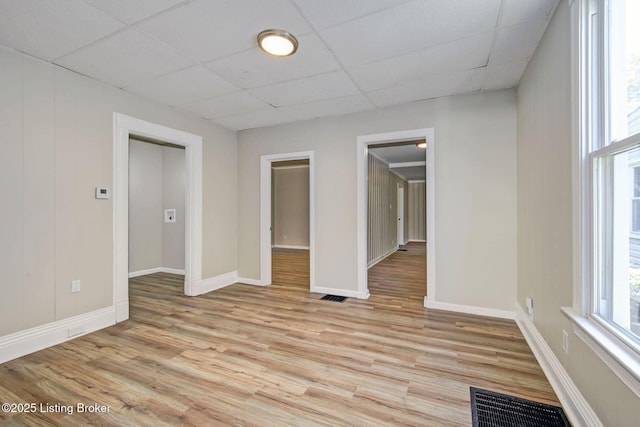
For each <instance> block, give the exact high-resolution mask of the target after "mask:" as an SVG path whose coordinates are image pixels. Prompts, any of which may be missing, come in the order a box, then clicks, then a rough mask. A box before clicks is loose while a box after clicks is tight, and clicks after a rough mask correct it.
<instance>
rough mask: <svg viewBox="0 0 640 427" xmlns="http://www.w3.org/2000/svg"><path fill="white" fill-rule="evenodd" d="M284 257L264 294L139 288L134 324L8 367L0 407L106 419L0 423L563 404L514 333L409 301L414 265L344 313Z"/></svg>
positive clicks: (292, 419) (314, 418)
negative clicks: (473, 392)
mask: <svg viewBox="0 0 640 427" xmlns="http://www.w3.org/2000/svg"><path fill="white" fill-rule="evenodd" d="M412 249H414V250H415V251H418V250H419V248H412ZM408 252H409V251H408ZM280 255H283V256H282V257H279V258H274V261H275V260H276V259H278V261H277V263H278V264H280V263H282V264H283V265H279V266H274V278H276V277H277V276H276V274H275V271H276V270H277V269H279V268H280V269H281V270H280V271H282V272H283V275H284V276H283V278H281V279H280V278H279V279H278V283H275V282H274V285H272V286H270V287H264V288H263V287H253V286H248V285H242V284H235V285H231V286H229V287H226V288H224V289H220V290H218V291H215V292H212V293H209V294H206V295H203V296H200V297H195V298H190V297H185V296H183V295H182V280H183V278H182V277H181V276H176V275H170V274H155V275H150V276H145V277H139V278H136V279H131V282H130V293H131V319H130V320H128V321H126V322H123V323H121V324H118V325H116V326H113V327H110V328H107V329H104V330H101V331H98V332H96V333H92V334H89V335H86V336H84V337H80V338H77V339H75V340H72V341H69V342H67V343H64V344H61V345H58V346H55V347H52V348H49V349H46V350H43V351H40V352H37V353H34V354H31V355H29V356H25V357H22V358H20V359H16V360H13V361H10V362H7V363H5V364H2V365H0V402H3V403H4V402H14V403H19V402H22V403H32V402H33V403H36V404H40V403H45V404H49V405H55V404H60V405H72V406H75V405H76V404H77V403H84V404H94V403H95V404H99V405H108V406H109V412H108V413H103V414H96V413H77V412H76V411H75V410H74V413H72V414H67V413H66V412H60V411H58V412H48V413H41V412H36V413H34V414H8V413H1V412H0V423H1V424H7V425H64V426H73V425H87V424H93V425H143V426H145V425H148V426H163V425H197V426H204V425H214V426H216V425H220V426H226V425H239V426H289V425H293V426H326V425H330V426H399V425H412V426H470V425H471V413H470V408H469V386H471V385H473V386H478V387H483V388H488V389H491V390H495V391H498V392H502V393H509V394H514V395H518V396H521V397H525V398H529V399H534V400H538V401H541V402H545V403H551V404H558V402H557V399H556V397H555V395H554V393H553V391H552V390H551V387H550V386H549V383H548V382H547V380H546V379H545V377H544V375H543V373H542V371H541V369H540V367H539V366H538V364H537V363H536V361H535V359H534V357H533V355H532V354H531V352H530V350H529V348H528V347H527V345H526V343H525V341H524V339H523V337H522V335H521V334H520V332H519V331H518V328H517V327H516V325H515V323H514V322H511V321H504V320H498V319H488V318H481V317H476V316H471V315H457V314H451V313H446V312H439V311H427V310H425V308H424V307H423V306H422V297H423V296H424V294H423V293H424V287H422V291H418V290H416V292H415V295H414V292H413V291H412V290H411V289H413V288H414V287H417V286H418V285H412V283H413V282H414V281H415V282H421V281H422V284H423V283H424V280H423V279H422V278H415V277H414V278H410V277H409V278H407V280H405V279H404V278H403V275H404V274H405V273H406V271H408V270H414V269H407V268H404V267H401V266H400V265H399V264H401V263H402V262H403V261H406V259H408V258H410V257H411V253H398V254H397V256H396V255H394V256H392V257H389V258H388V259H387V260H385V261H383V262H381V263H380V264H378V265H377V266H375V267H374V269H375V270H374V269H372V270H373V271H371V279H370V287H371V293H372V296H371V298H370V299H369V300H357V299H352V298H350V299H348V300H347V301H346V302H344V303H336V302H327V301H321V300H319V298H320V296H321V295H316V294H310V293H309V291H308V282H307V287H306V288H305V286H296V279H291V277H289V276H288V274H287V273H285V271H286V270H287V269H288V268H289V267H288V265H289V264H288V261H287V259H288V258H289V257H288V256H287V253H286V252H283V253H281V254H280ZM288 255H292V256H293V258H295V255H300V254H291V253H289V254H288ZM294 262H295V261H294ZM307 265H308V263H307ZM289 274H290V275H295V274H298V273H297V271H291V272H290V273H289ZM420 274H424V273H420ZM302 276H304V274H303V275H302ZM287 277H289V279H288V280H285V279H287ZM287 281H288V283H287ZM307 281H308V279H307ZM405 283H408V285H407V289H408V290H406V292H405V291H403V290H402V286H403V284H405ZM419 292H422V294H421V295H418V293H419ZM403 295H404V296H403ZM74 409H75V408H74Z"/></svg>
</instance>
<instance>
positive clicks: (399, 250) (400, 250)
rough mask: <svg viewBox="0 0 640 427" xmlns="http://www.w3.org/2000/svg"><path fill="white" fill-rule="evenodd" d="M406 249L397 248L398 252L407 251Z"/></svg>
mask: <svg viewBox="0 0 640 427" xmlns="http://www.w3.org/2000/svg"><path fill="white" fill-rule="evenodd" d="M407 251H408V249H398V252H407Z"/></svg>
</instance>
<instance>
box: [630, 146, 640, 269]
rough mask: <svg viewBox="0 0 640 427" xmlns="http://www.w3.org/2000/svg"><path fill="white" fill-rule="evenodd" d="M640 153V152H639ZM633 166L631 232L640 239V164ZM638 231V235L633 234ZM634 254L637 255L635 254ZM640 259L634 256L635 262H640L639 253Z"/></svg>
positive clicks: (633, 236)
mask: <svg viewBox="0 0 640 427" xmlns="http://www.w3.org/2000/svg"><path fill="white" fill-rule="evenodd" d="M639 154H640V153H639ZM632 168H633V174H632V178H633V182H632V183H631V185H632V190H631V193H632V195H631V232H632V238H638V239H640V166H635V165H634V166H632ZM634 233H637V234H636V235H633V234H634ZM634 256H636V255H635V254H634ZM637 256H638V259H637V261H636V258H634V262H636V263H638V264H640V254H638V255H637Z"/></svg>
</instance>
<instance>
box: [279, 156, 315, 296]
mask: <svg viewBox="0 0 640 427" xmlns="http://www.w3.org/2000/svg"><path fill="white" fill-rule="evenodd" d="M271 279H272V284H274V285H278V286H284V287H290V288H298V289H300V288H305V289H309V159H300V160H286V161H279V162H272V163H271Z"/></svg>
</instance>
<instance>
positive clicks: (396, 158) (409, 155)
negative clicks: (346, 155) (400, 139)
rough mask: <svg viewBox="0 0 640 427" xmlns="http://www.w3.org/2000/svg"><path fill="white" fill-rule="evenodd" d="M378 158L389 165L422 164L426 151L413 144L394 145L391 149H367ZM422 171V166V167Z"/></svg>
mask: <svg viewBox="0 0 640 427" xmlns="http://www.w3.org/2000/svg"><path fill="white" fill-rule="evenodd" d="M369 151H373V152H374V153H375V154H376V155H377V156H378V157H380V158H381V159H383V160H384V161H385V162H386V163H387V164H389V163H408V162H424V161H425V160H426V158H425V156H426V151H425V149H424V148H418V147H416V145H415V143H414V144H406V145H396V146H392V147H380V148H375V145H374V146H373V148H369ZM422 168H423V169H424V166H423V167H422Z"/></svg>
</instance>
